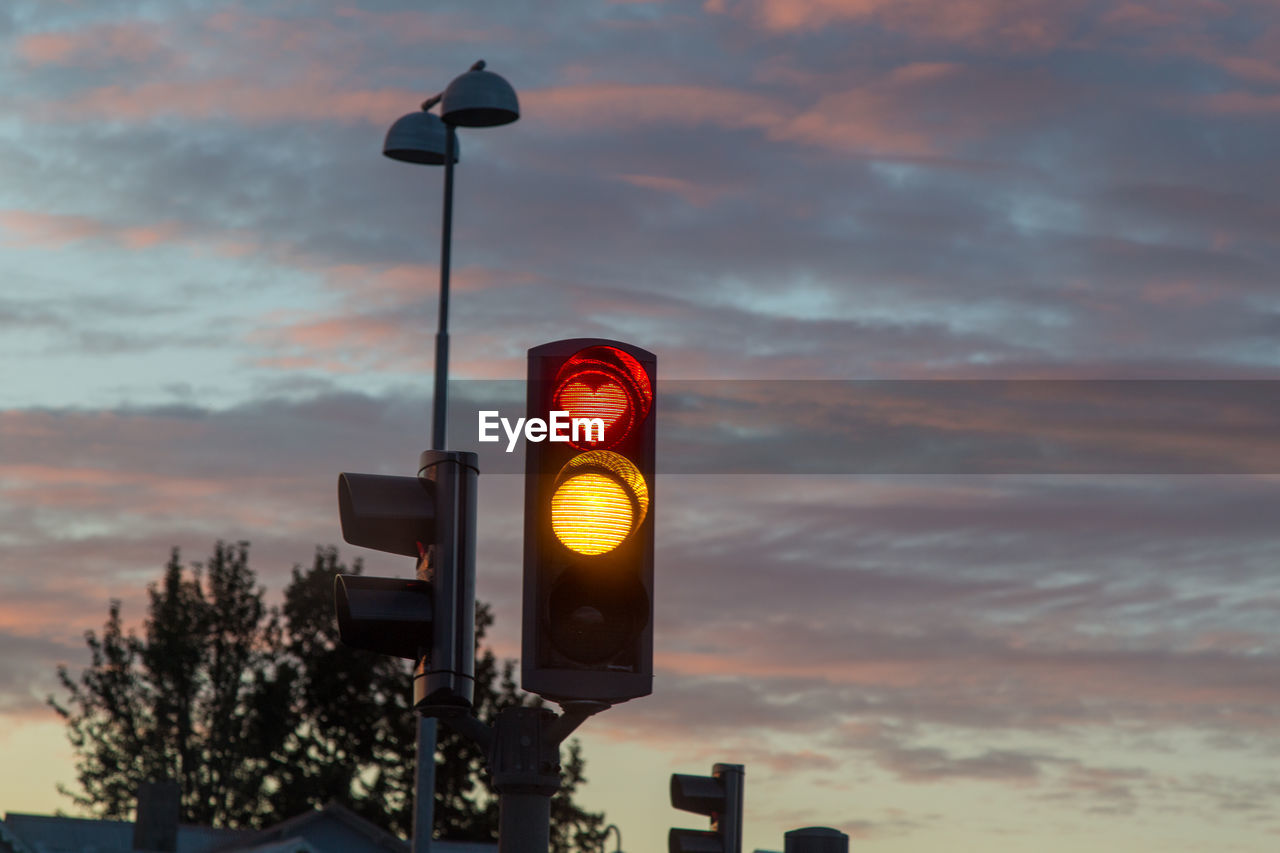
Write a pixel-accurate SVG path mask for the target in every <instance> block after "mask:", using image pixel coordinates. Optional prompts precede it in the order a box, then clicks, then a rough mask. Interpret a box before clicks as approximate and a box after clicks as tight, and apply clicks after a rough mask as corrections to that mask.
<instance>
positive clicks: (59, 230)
mask: <svg viewBox="0 0 1280 853" xmlns="http://www.w3.org/2000/svg"><path fill="white" fill-rule="evenodd" d="M0 229H3V230H4V231H7V232H10V234H11V235H12V236H11V237H10V238H9V239H6V240H5V243H6V244H7V245H11V246H34V247H39V248H52V249H59V248H63V247H64V246H69V245H71V244H73V243H79V242H81V241H84V240H106V241H108V242H111V243H115V244H116V245H118V246H121V247H122V248H125V249H149V248H152V247H153V246H157V245H160V244H162V243H171V242H177V241H179V240H180V232H181V227H180V226H179V225H178V224H177V223H174V222H161V223H153V224H150V225H118V224H115V223H112V222H106V221H104V220H101V219H95V218H94V217H90V216H81V215H78V214H68V213H43V212H40V211H35V210H0Z"/></svg>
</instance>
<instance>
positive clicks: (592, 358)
mask: <svg viewBox="0 0 1280 853" xmlns="http://www.w3.org/2000/svg"><path fill="white" fill-rule="evenodd" d="M552 403H553V405H554V407H555V410H556V411H561V412H568V413H569V417H570V418H571V419H572V418H586V419H589V420H592V421H598V422H599V424H600V426H602V427H603V430H594V431H593V430H585V431H583V432H580V433H578V434H577V435H575V436H573V437H571V439H570V441H569V444H570V445H571V446H573V447H576V448H577V449H579V450H588V449H592V448H607V447H613V446H614V445H616V444H618V442H620V441H622V440H623V439H625V438H626V437H627V436H628V435H629V434H630V433H631V431H632V429H633V428H634V427H635V425H636V424H637V423H639V422H640V421H642V420H644V419H645V417H647V416H648V414H649V409H650V408H651V407H652V405H653V386H652V385H651V384H650V382H649V374H648V373H647V372H645V369H644V367H643V366H641V364H640V362H638V361H636V359H635V358H634V357H632V356H631V355H629V354H628V353H625V352H623V351H622V350H620V349H618V348H617V347H611V346H594V347H587V348H586V349H584V350H582V351H580V352H578V353H575V354H574V355H573V356H571V357H570V358H569V359H568V360H567V361H566V362H565V363H564V365H563V366H562V367H561V368H560V371H559V373H558V374H557V375H556V381H555V393H554V394H553V396H552Z"/></svg>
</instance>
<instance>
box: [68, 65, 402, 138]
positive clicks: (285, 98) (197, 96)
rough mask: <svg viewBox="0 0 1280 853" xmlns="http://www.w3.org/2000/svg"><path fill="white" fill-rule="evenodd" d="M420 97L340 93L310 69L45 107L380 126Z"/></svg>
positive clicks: (109, 91) (104, 89) (326, 74)
mask: <svg viewBox="0 0 1280 853" xmlns="http://www.w3.org/2000/svg"><path fill="white" fill-rule="evenodd" d="M421 99H422V98H421V93H419V92H414V91H409V90H402V89H383V90H344V89H343V88H342V86H341V84H340V83H339V82H338V81H337V79H336V77H335V75H334V74H333V73H332V72H331V71H330V70H328V69H313V70H311V71H310V72H309V73H308V75H307V76H305V77H303V78H302V79H300V80H295V81H293V82H290V83H285V84H279V83H264V82H263V81H262V80H261V79H259V78H248V77H223V78H215V79H207V80H190V81H181V80H171V79H169V80H154V81H151V82H146V83H141V84H138V85H136V86H122V85H110V86H101V87H98V88H95V89H90V90H88V91H86V92H84V93H82V94H80V95H79V96H77V97H74V98H70V99H68V100H66V101H63V102H60V103H58V104H56V105H53V106H51V107H50V108H48V110H47V112H46V115H47V116H49V117H53V118H62V119H66V118H72V119H77V120H79V119H83V118H84V117H85V116H100V117H104V118H112V119H115V120H121V119H125V120H132V121H146V120H149V119H152V118H157V117H163V116H178V117H182V118H190V119H215V118H239V119H243V120H245V121H248V122H253V123H268V122H278V121H288V120H304V121H341V122H348V123H358V122H369V123H372V124H378V125H382V124H385V123H386V121H387V117H388V116H398V115H401V114H403V113H404V112H405V111H406V105H413V104H416V103H418V102H419V101H420V100H421Z"/></svg>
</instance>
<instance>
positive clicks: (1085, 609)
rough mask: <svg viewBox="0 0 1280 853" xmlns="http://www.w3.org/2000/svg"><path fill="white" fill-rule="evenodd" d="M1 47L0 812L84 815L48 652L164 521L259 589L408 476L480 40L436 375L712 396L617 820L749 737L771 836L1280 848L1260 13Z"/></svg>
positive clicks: (599, 745) (372, 33) (134, 569)
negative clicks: (449, 185) (439, 163)
mask: <svg viewBox="0 0 1280 853" xmlns="http://www.w3.org/2000/svg"><path fill="white" fill-rule="evenodd" d="M0 45H2V49H0V172H2V174H3V180H2V181H0V280H2V281H3V287H2V288H0V358H2V359H3V361H2V362H0V363H2V364H3V373H2V379H0V561H2V566H3V571H2V572H0V768H3V769H4V772H0V814H2V813H3V812H6V811H11V812H16V811H24V812H52V811H54V810H56V809H60V808H61V809H69V808H71V803H70V801H69V800H67V799H66V798H64V797H61V796H60V795H59V794H58V793H57V792H56V791H55V788H54V785H55V783H57V782H64V783H67V784H72V783H74V763H73V757H72V754H71V751H70V748H69V746H68V745H67V743H66V739H65V737H64V734H63V728H62V726H61V725H60V722H59V720H58V719H57V718H56V717H55V715H54V714H53V712H52V711H51V710H49V709H48V708H47V706H46V705H45V703H44V698H45V696H47V695H48V694H50V693H52V692H54V691H55V688H56V680H55V667H56V666H57V664H58V663H59V662H64V663H67V664H69V665H70V666H71V667H72V669H73V671H78V670H79V668H80V667H82V666H83V665H84V664H85V663H86V662H87V660H88V655H87V651H86V649H85V646H84V641H83V632H84V631H85V630H86V629H89V628H95V629H97V628H100V627H101V625H102V622H103V621H104V619H105V617H106V614H107V602H108V600H109V599H111V598H119V599H122V600H123V602H124V616H125V619H126V620H127V621H129V622H130V623H131V624H134V625H138V624H140V622H141V620H142V618H143V616H144V612H145V588H146V585H147V584H148V583H149V582H152V581H154V580H156V579H157V578H158V577H159V576H160V573H161V570H162V567H163V565H164V564H165V562H166V560H167V558H168V555H169V551H170V548H171V547H173V546H177V547H179V548H181V549H182V554H183V557H184V559H186V560H191V561H199V560H203V559H206V558H207V556H208V555H209V552H210V551H211V549H212V546H213V543H214V542H215V541H216V540H218V539H228V540H240V539H244V540H249V541H250V542H251V543H252V546H251V550H250V556H251V564H252V565H253V567H254V568H255V570H256V571H257V573H258V576H259V579H260V581H261V583H262V584H264V585H265V586H266V588H267V589H268V592H269V595H270V596H271V597H272V599H273V600H276V599H278V597H279V595H280V593H281V591H282V590H283V587H284V586H285V584H286V583H287V581H288V577H289V571H290V569H291V568H292V567H293V566H294V565H295V564H298V563H309V562H310V561H311V557H312V554H313V552H314V549H315V547H316V546H317V545H327V544H336V543H340V541H341V533H340V530H339V528H338V514H337V501H336V494H335V482H336V477H337V474H338V472H340V471H356V472H374V473H398V474H412V473H413V471H414V470H415V465H416V461H417V454H418V452H419V451H421V450H423V449H426V448H427V446H428V440H429V418H428V406H429V401H430V396H431V381H430V380H431V373H432V365H433V348H432V335H433V334H434V329H435V323H436V298H437V289H436V288H437V276H438V259H439V255H438V251H439V231H440V195H441V178H442V174H441V171H440V170H438V169H431V168H427V167H420V166H412V165H408V164H404V163H398V162H393V161H391V160H388V159H386V158H384V157H382V156H381V155H380V150H381V144H382V139H383V136H384V134H385V132H386V129H387V127H388V126H389V125H390V124H391V122H392V121H394V120H395V119H396V118H398V117H399V116H400V115H402V114H404V113H406V112H410V111H412V110H414V109H416V108H417V105H418V104H419V103H420V102H421V101H422V100H423V98H425V97H426V96H428V95H432V94H434V93H436V92H438V91H439V90H440V89H442V88H443V87H444V86H445V85H446V84H447V83H448V82H449V81H450V80H451V79H452V78H453V77H454V76H456V75H458V74H460V73H462V72H463V71H465V70H466V69H467V68H468V67H469V66H470V65H471V64H472V63H473V62H474V61H475V60H476V59H480V58H484V59H485V60H487V61H488V64H489V68H490V69H491V70H493V71H496V72H498V73H500V74H502V75H503V76H504V77H506V78H507V79H508V80H509V81H510V82H511V83H512V85H513V86H514V87H515V88H516V90H517V92H518V93H519V98H520V105H521V110H522V115H521V118H520V120H519V121H518V122H516V123H515V124H512V125H509V126H506V127H501V128H493V129H466V130H463V131H461V132H460V145H461V162H460V165H459V167H458V170H457V183H456V197H455V223H454V254H453V264H454V286H455V293H454V300H453V313H452V317H451V324H452V330H453V351H452V369H453V374H452V375H453V376H454V377H455V378H457V379H459V380H497V379H504V380H521V379H522V378H523V376H524V371H525V356H524V353H525V351H526V350H527V349H528V348H529V347H531V346H535V345H537V344H540V343H543V342H546V341H550V340H555V339H559V338H569V337H585V336H599V337H607V338H616V339H620V340H624V341H629V342H632V343H635V344H637V345H639V346H642V347H644V348H646V349H649V350H652V351H653V352H655V353H656V354H657V357H658V370H659V374H660V376H661V378H662V379H664V380H678V381H677V382H676V383H675V384H674V385H672V386H671V389H672V393H671V394H668V395H667V396H666V397H663V396H660V398H659V418H660V420H659V432H660V436H661V438H660V442H661V447H660V449H662V451H663V453H664V454H666V455H665V456H664V457H663V459H662V461H661V462H660V463H659V467H660V470H661V472H662V473H661V475H660V476H659V478H658V482H657V483H656V487H655V502H654V512H655V518H656V520H657V528H656V538H657V543H658V557H657V581H656V584H657V592H656V607H655V613H656V615H655V620H656V625H655V661H656V678H655V688H654V693H653V695H652V696H650V697H647V698H643V699H639V700H635V701H633V702H630V703H627V704H626V705H623V706H620V707H618V708H615V709H613V710H610V711H609V712H607V713H605V714H603V715H601V716H600V717H597V718H595V719H592V720H590V721H589V722H588V723H587V724H586V725H585V726H584V727H583V728H582V729H581V730H580V734H581V737H582V740H583V742H584V746H585V754H586V758H587V775H588V777H589V779H590V782H589V784H588V786H587V787H586V789H585V792H584V794H583V796H582V800H583V802H584V803H585V804H586V805H587V806H589V807H592V808H597V809H603V810H605V811H606V812H607V814H608V818H609V820H610V821H611V822H614V823H617V824H618V825H619V826H620V828H621V830H622V835H623V840H624V849H626V850H628V851H631V853H637V851H649V850H662V849H665V844H666V840H665V839H666V832H667V828H668V827H670V826H688V827H696V828H701V827H703V826H705V821H704V820H703V819H702V818H699V817H698V816H695V815H690V814H684V813H679V812H676V811H674V810H672V809H671V808H670V806H669V804H668V800H667V784H668V783H667V777H668V774H670V773H672V772H682V773H705V772H708V771H709V769H710V766H711V765H712V764H713V763H714V762H717V761H722V762H734V763H741V764H744V765H745V766H746V806H747V821H746V843H745V848H744V849H747V850H750V849H753V848H766V849H774V850H781V849H782V834H783V833H784V832H785V831H787V830H789V829H793V828H796V827H801V826H808V825H828V826H835V827H837V828H840V829H842V830H843V831H845V832H847V833H849V835H850V836H851V842H852V843H851V847H852V849H854V850H859V851H862V850H865V851H877V853H880V852H881V851H882V852H883V853H926V851H929V852H930V853H932V851H939V850H949V851H982V853H1012V851H1037V853H1059V851H1062V853H1065V851H1079V850H1082V849H1088V850H1090V851H1094V853H1148V851H1150V853H1155V851H1160V853H1167V852H1169V851H1204V850H1214V851H1248V853H1263V851H1272V850H1275V849H1277V847H1280V772H1277V770H1276V767H1277V764H1278V762H1280V449H1278V448H1277V444H1276V440H1277V439H1276V437H1277V435H1280V429H1277V426H1278V425H1280V393H1277V392H1280V384H1277V383H1276V382H1275V380H1277V379H1280V345H1278V341H1280V288H1278V286H1277V285H1278V284H1280V272H1278V271H1280V239H1278V238H1280V203H1278V202H1277V201H1276V199H1278V198H1280V156H1278V152H1280V6H1277V4H1276V3H1275V2H1274V0H1135V2H1119V0H951V2H942V0H743V2H733V0H706V2H704V3H684V2H601V0H594V2H546V3H517V2H500V3H483V4H479V3H466V2H433V3H418V4H415V3H410V2H408V0H377V2H372V0H371V2H361V3H355V4H350V5H342V4H330V3H321V2H314V1H313V0H259V2H247V0H228V2H215V0H208V1H207V2H206V0H163V2H161V0H134V2H124V0H79V2H77V0H7V2H5V3H4V4H3V5H2V6H0ZM797 380H822V381H812V382H798V381H797ZM853 380H863V381H861V382H852V381H853ZM956 380H968V381H966V382H957V381H956ZM994 380H1001V381H994ZM1003 380H1016V381H1014V382H1005V381H1003ZM1063 380H1077V381H1074V382H1064V381H1063ZM1116 380H1145V381H1143V382H1132V381H1123V382H1119V381H1116ZM1167 380H1186V381H1184V382H1178V383H1169V382H1168V381H1167ZM491 387H496V386H493V385H491V384H490V383H487V382H486V383H469V382H463V383H460V384H459V394H458V399H459V407H460V408H459V411H460V412H461V411H463V407H464V401H465V400H466V399H468V398H469V395H470V396H471V397H475V396H477V395H480V394H482V392H484V390H485V389H487V388H491ZM505 387H509V386H505ZM516 387H517V390H518V387H519V386H516ZM517 396H518V395H517ZM708 401H710V402H708ZM508 413H509V414H510V415H512V416H515V415H518V414H520V412H519V411H518V410H516V411H509V412H504V414H508ZM469 423H474V422H473V421H467V419H466V417H464V416H463V415H459V416H458V418H456V419H455V422H454V429H453V432H452V435H453V436H456V438H457V440H456V442H455V445H456V446H459V447H461V446H462V445H463V444H464V443H466V440H468V439H470V438H472V437H473V436H468V435H466V432H467V429H468V424H469ZM487 452H488V453H489V456H488V457H486V459H485V460H482V475H481V478H480V494H481V498H480V504H481V516H480V520H479V540H480V554H479V559H478V561H477V571H478V587H479V597H480V598H482V599H484V600H486V601H489V602H492V604H493V605H494V607H495V611H496V613H497V624H496V626H495V628H494V637H493V639H494V642H495V647H496V649H497V651H498V652H499V654H500V655H504V656H507V657H515V656H518V654H519V618H520V565H519V559H520V535H521V525H520V514H521V511H522V508H521V499H522V495H523V491H522V481H521V478H520V476H519V475H518V474H516V473H513V472H516V471H519V470H520V466H519V462H518V457H516V458H515V462H514V463H513V461H512V459H510V458H502V453H501V450H500V449H499V450H493V449H490V450H489V451H487ZM494 454H496V455H494ZM484 472H487V473H484ZM341 554H342V557H343V558H344V559H346V560H351V559H354V558H355V557H357V556H363V557H364V558H365V559H366V567H367V571H369V572H371V573H374V574H386V575H397V574H401V575H408V574H410V573H411V572H412V565H410V564H409V563H410V562H411V561H408V560H406V559H404V558H396V557H392V556H388V555H378V554H372V553H364V554H360V553H358V552H357V549H355V548H352V547H351V546H346V545H343V547H342V550H341ZM406 687H407V685H406Z"/></svg>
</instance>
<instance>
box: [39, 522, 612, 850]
mask: <svg viewBox="0 0 1280 853" xmlns="http://www.w3.org/2000/svg"><path fill="white" fill-rule="evenodd" d="M361 568H362V567H361V564H360V561H359V560H356V561H354V562H353V563H352V564H351V566H350V567H347V566H345V565H343V564H342V563H341V562H340V561H339V559H338V553H337V550H336V549H335V548H318V549H316V553H315V557H314V559H313V561H312V564H311V566H310V567H309V568H307V569H305V570H304V569H303V568H302V567H300V566H295V567H294V570H293V576H292V580H291V582H290V584H289V586H288V587H287V589H286V590H285V595H284V603H283V605H282V607H280V608H278V609H276V608H267V607H266V606H265V604H264V602H263V595H264V591H263V590H262V589H261V588H258V587H256V586H255V578H254V575H253V572H252V571H251V570H250V568H249V564H248V543H246V542H240V543H237V544H235V545H228V544H225V543H223V542H219V543H217V545H215V547H214V550H213V554H212V556H211V557H210V559H209V561H208V563H207V564H205V565H204V566H201V565H199V564H196V565H193V566H192V570H191V572H190V573H185V572H184V571H183V568H182V564H181V560H180V555H179V553H178V551H177V549H174V551H173V552H172V554H171V556H170V559H169V562H168V564H167V565H166V566H165V570H164V575H163V578H162V579H161V581H160V582H159V583H158V584H153V585H151V586H150V587H149V588H148V598H149V605H148V615H147V618H146V621H145V623H144V627H143V634H142V636H141V637H139V636H137V635H136V634H134V633H133V632H125V630H124V629H123V627H122V622H121V612H120V602H119V601H112V602H111V603H110V605H109V607H108V616H107V622H106V624H105V625H104V627H103V630H102V634H101V636H99V635H98V634H96V633H95V632H93V631H89V632H87V633H86V635H85V640H86V643H87V645H88V647H89V651H90V665H89V667H88V668H86V669H85V670H84V671H83V672H82V673H81V674H80V677H79V678H78V679H73V678H72V677H71V675H70V673H69V672H68V670H67V668H66V667H65V666H60V667H59V668H58V677H59V680H60V681H61V683H62V686H63V687H64V688H65V689H66V690H67V692H68V696H67V698H66V700H65V701H64V702H59V701H58V700H56V699H55V698H54V697H50V698H49V703H50V704H51V705H52V706H53V708H54V709H55V710H56V711H57V713H58V714H59V715H61V716H62V717H63V719H64V720H65V721H66V724H67V735H68V738H69V740H70V742H71V744H72V746H73V748H74V749H75V751H76V754H77V765H76V771H77V777H78V780H79V783H80V791H78V792H76V791H71V790H68V789H66V788H65V787H62V786H60V787H59V790H61V791H62V792H63V793H64V794H66V795H67V796H69V797H71V799H72V800H73V801H74V802H75V803H76V804H77V805H78V806H80V807H81V808H82V809H84V810H86V811H88V812H89V813H91V814H93V815H95V816H98V817H104V818H117V819H125V818H128V817H130V816H131V815H132V812H133V809H134V806H135V802H134V798H135V796H136V791H137V786H138V784H139V783H140V782H143V781H146V780H152V779H164V778H168V779H173V780H175V781H177V782H178V783H179V785H180V787H181V791H182V796H181V817H182V820H183V821H185V822H189V823H199V824H206V825H211V826H223V827H262V826H267V825H270V824H272V823H276V822H278V821H280V820H284V819H286V818H289V817H292V816H294V815H297V814H300V813H302V812H305V811H307V810H309V809H311V808H314V807H316V806H319V805H323V804H324V803H325V802H328V801H329V800H337V801H339V802H342V803H343V804H345V805H347V806H348V807H349V808H351V809H352V810H354V811H355V812H356V813H358V814H360V815H362V816H364V817H365V818H367V819H369V820H370V821H372V822H374V823H376V824H378V825H380V826H382V827H384V828H385V829H388V830H390V831H391V832H394V833H396V834H399V835H402V836H407V835H408V834H409V832H410V828H411V826H412V807H413V803H412V793H413V768H414V754H415V740H414V739H415V735H416V716H415V715H414V713H413V710H412V708H411V707H410V693H411V687H410V677H409V676H410V671H409V667H408V666H407V662H405V661H401V660H398V659H395V658H391V657H388V656H385V655H376V654H371V653H368V652H362V651H356V650H353V649H350V648H347V647H346V646H343V645H342V644H341V643H339V642H338V632H337V626H336V624H335V623H334V619H333V578H334V577H335V576H336V575H337V574H339V573H350V574H358V573H359V572H360V571H361ZM492 624H493V615H492V612H491V611H490V609H489V608H488V606H487V605H485V604H484V603H482V602H477V605H476V643H477V651H476V699H475V705H476V712H477V715H478V716H479V717H480V719H482V720H485V721H486V722H492V720H493V719H494V717H495V716H496V715H497V713H498V712H499V711H500V710H502V709H503V708H506V707H509V706H512V705H517V704H522V703H523V704H537V703H538V702H539V701H540V700H537V699H534V698H533V697H529V696H527V695H525V694H523V693H521V691H520V690H519V688H518V686H517V684H516V681H515V675H514V671H515V662H514V661H509V660H508V661H504V662H502V663H499V662H498V660H497V658H496V657H495V656H494V654H493V652H492V650H490V649H488V648H487V647H484V646H483V645H482V641H483V639H484V635H485V632H486V630H487V629H488V628H490V627H491V626H492ZM567 751H568V759H567V760H566V761H565V763H564V776H563V785H562V788H561V790H560V792H559V793H558V794H556V796H555V797H554V798H553V800H552V822H553V827H552V849H553V850H554V851H556V853H570V851H575V850H580V851H588V850H589V851H595V850H598V849H599V845H600V843H601V842H602V840H603V832H602V827H603V826H604V815H603V814H598V813H592V812H588V811H586V810H584V809H582V808H581V807H580V806H578V805H577V804H576V803H575V802H574V801H573V795H574V793H575V792H576V790H577V788H578V786H579V785H580V784H581V783H582V782H583V781H585V777H584V775H583V772H584V769H585V762H584V760H583V759H582V753H581V745H580V744H579V743H578V742H577V741H576V740H575V741H572V742H571V743H570V744H569V747H568V750H567ZM497 829H498V810H497V799H496V797H495V795H494V793H493V791H492V790H491V788H490V787H489V784H488V774H487V772H486V771H485V768H484V756H483V755H482V753H481V752H480V750H479V748H478V747H476V746H475V744H473V743H471V742H470V741H469V740H467V739H465V738H463V737H461V736H460V735H457V734H456V733H453V732H451V731H449V730H448V729H447V728H444V727H441V729H440V739H439V748H438V749H437V754H436V804H435V826H434V832H435V835H436V837H438V838H445V839H450V840H458V841H464V840H471V841H491V840H495V839H496V838H497Z"/></svg>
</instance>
